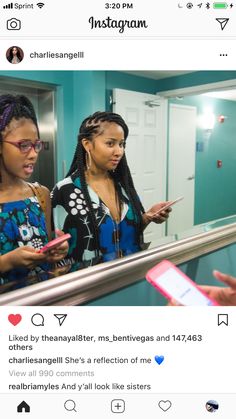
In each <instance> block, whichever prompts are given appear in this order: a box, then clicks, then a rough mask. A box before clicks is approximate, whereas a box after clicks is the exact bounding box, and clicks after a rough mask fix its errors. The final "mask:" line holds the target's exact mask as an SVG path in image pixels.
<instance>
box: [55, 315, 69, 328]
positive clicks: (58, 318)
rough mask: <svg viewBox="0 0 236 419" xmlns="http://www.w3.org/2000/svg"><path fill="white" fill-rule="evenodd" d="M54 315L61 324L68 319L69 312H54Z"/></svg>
mask: <svg viewBox="0 0 236 419" xmlns="http://www.w3.org/2000/svg"><path fill="white" fill-rule="evenodd" d="M54 316H55V317H56V319H57V320H58V321H59V326H61V325H62V324H63V323H64V321H65V320H66V317H67V314H54Z"/></svg>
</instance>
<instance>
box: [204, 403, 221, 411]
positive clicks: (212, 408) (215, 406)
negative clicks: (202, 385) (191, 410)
mask: <svg viewBox="0 0 236 419" xmlns="http://www.w3.org/2000/svg"><path fill="white" fill-rule="evenodd" d="M205 406H206V410H207V411H208V412H216V411H217V410H218V409H219V403H218V402H216V401H215V400H208V402H206V405H205Z"/></svg>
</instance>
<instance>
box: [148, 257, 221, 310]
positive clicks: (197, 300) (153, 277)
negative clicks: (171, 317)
mask: <svg viewBox="0 0 236 419" xmlns="http://www.w3.org/2000/svg"><path fill="white" fill-rule="evenodd" d="M146 279H147V281H148V282H150V284H151V285H153V287H155V288H157V290H158V291H160V292H161V293H162V294H163V295H164V296H165V297H166V298H168V299H169V300H171V299H175V300H176V301H177V302H178V303H179V304H181V305H184V306H218V304H217V302H216V301H213V300H211V299H210V298H209V297H208V295H207V294H205V293H204V292H203V291H202V290H200V289H199V288H198V287H197V285H196V284H195V283H194V282H193V281H192V280H191V279H190V278H188V277H187V275H185V274H184V273H183V272H182V271H181V270H180V269H178V268H177V267H176V266H175V265H174V264H173V263H171V262H169V261H168V260H163V261H162V262H161V263H158V265H156V266H154V268H152V269H150V270H149V271H148V272H147V274H146Z"/></svg>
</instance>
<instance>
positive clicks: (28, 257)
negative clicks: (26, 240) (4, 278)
mask: <svg viewBox="0 0 236 419" xmlns="http://www.w3.org/2000/svg"><path fill="white" fill-rule="evenodd" d="M45 260H46V255H44V254H43V253H38V251H37V250H36V249H34V248H33V247H29V246H22V247H17V249H15V250H12V251H11V252H8V253H6V254H5V255H1V256H0V272H1V273H4V272H8V271H10V270H11V269H15V268H19V267H24V268H28V269H33V268H34V267H35V266H37V265H39V264H40V263H41V262H43V261H45Z"/></svg>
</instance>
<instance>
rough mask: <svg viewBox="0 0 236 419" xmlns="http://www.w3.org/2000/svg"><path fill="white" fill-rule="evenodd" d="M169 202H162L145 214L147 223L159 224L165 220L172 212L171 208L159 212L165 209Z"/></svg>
mask: <svg viewBox="0 0 236 419" xmlns="http://www.w3.org/2000/svg"><path fill="white" fill-rule="evenodd" d="M169 202H170V201H163V202H159V203H158V204H155V205H153V206H152V207H151V208H150V209H149V210H148V211H147V212H146V213H145V214H144V216H145V217H146V219H147V221H148V222H152V221H153V222H154V223H157V224H161V223H163V222H164V221H166V220H167V218H168V217H169V213H170V212H171V211H172V209H171V207H169V208H166V209H165V210H163V211H161V208H163V207H165V206H166V205H167V204H169Z"/></svg>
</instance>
